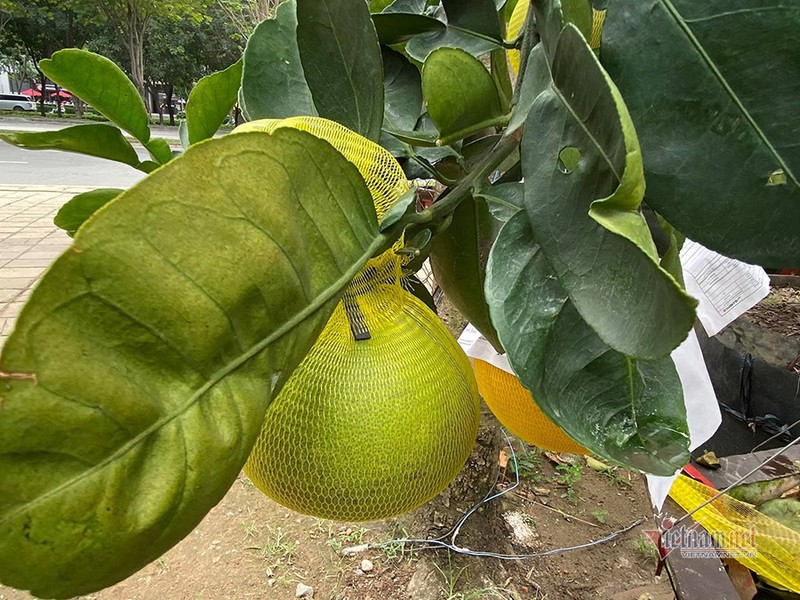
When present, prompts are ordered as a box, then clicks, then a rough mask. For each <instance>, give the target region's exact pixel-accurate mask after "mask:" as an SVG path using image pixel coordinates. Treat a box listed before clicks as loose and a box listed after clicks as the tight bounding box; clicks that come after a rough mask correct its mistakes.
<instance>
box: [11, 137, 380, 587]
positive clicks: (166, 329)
mask: <svg viewBox="0 0 800 600" xmlns="http://www.w3.org/2000/svg"><path fill="white" fill-rule="evenodd" d="M385 243H386V242H385V240H383V239H382V237H381V235H380V234H379V231H378V222H377V218H376V215H375V210H374V208H373V203H372V197H371V195H370V193H369V191H368V189H367V187H366V186H365V184H364V181H363V179H362V178H361V176H360V174H359V173H358V171H357V170H356V168H355V167H354V166H353V165H352V164H351V163H349V162H348V161H346V160H345V159H344V158H343V157H342V156H341V154H339V153H338V152H336V151H335V150H334V149H333V148H332V147H331V146H330V145H329V144H327V143H326V142H324V141H322V140H319V139H317V138H315V137H313V136H311V135H310V134H308V133H305V132H301V131H297V130H294V129H279V130H278V131H276V132H275V133H274V134H272V135H268V134H265V133H258V132H254V133H242V134H239V135H229V136H226V137H224V138H220V139H214V140H208V141H206V142H203V143H201V144H198V145H196V146H192V147H191V148H189V149H188V150H187V152H186V153H185V154H184V155H183V156H182V157H180V158H177V159H175V160H174V161H172V162H171V163H170V164H168V165H166V166H165V167H163V168H161V169H159V170H158V171H157V172H156V173H154V174H153V175H151V176H150V177H148V178H147V179H145V180H143V181H142V182H140V183H139V184H138V185H136V186H135V187H134V188H132V189H130V190H129V191H127V192H125V193H124V194H123V195H122V196H120V197H119V198H118V199H117V200H115V201H114V202H113V203H111V204H109V205H108V206H106V207H105V208H104V209H103V210H102V211H101V212H100V213H98V214H97V215H96V216H95V217H94V218H92V219H91V220H90V221H88V222H87V223H86V225H85V226H84V227H82V228H81V229H80V230H79V231H78V234H77V235H76V238H75V242H74V245H73V246H72V247H71V248H70V249H68V250H67V251H66V252H65V253H64V254H63V255H62V256H61V257H60V258H59V259H58V260H57V261H56V262H55V263H54V264H53V266H52V267H50V269H49V270H48V271H47V273H46V274H45V276H44V278H43V279H42V280H41V282H40V283H39V285H38V286H37V287H36V289H35V290H34V292H33V294H32V295H31V297H30V300H29V301H28V303H27V305H26V306H25V307H24V308H23V310H22V313H21V315H20V317H19V320H18V322H17V325H16V329H15V330H14V331H13V332H12V334H11V336H10V338H9V339H8V341H7V342H6V345H5V347H4V348H3V352H2V356H0V394H2V398H3V404H2V415H3V416H2V419H0V581H2V582H3V583H4V584H6V585H10V586H12V587H17V588H22V589H29V590H31V591H32V592H33V593H34V594H36V595H40V596H47V597H51V598H52V597H56V598H68V597H72V596H75V595H78V594H84V593H88V592H92V591H94V590H97V589H100V588H102V587H104V586H108V585H111V584H113V583H115V582H117V581H120V580H122V579H123V578H125V577H127V576H129V575H130V574H131V573H133V572H134V571H136V570H137V569H139V568H141V567H142V566H143V565H145V564H147V563H148V562H149V561H151V560H153V559H155V558H156V557H158V556H159V555H160V554H162V553H163V552H164V551H166V550H167V549H168V548H169V547H171V546H172V545H173V544H175V543H176V542H177V541H178V540H180V539H181V538H182V537H184V536H185V535H186V534H188V533H189V532H190V531H191V530H192V528H194V527H195V526H196V525H197V523H198V522H199V521H200V520H201V519H202V518H203V516H204V515H205V514H206V513H207V512H208V510H209V509H210V508H211V507H213V506H214V505H215V504H217V502H219V500H220V499H221V498H222V496H223V495H224V494H225V492H226V490H227V489H228V488H229V487H230V485H231V484H232V483H233V481H234V479H235V478H236V476H237V474H238V473H239V470H240V468H241V467H242V465H243V464H244V462H245V460H246V459H247V456H248V454H249V453H250V450H251V446H252V445H253V443H254V441H255V440H256V437H257V436H258V433H259V430H260V428H261V423H262V420H263V416H264V412H265V410H266V408H267V406H268V405H269V403H270V401H271V400H272V399H273V397H274V396H275V395H276V394H277V393H278V392H279V390H280V389H281V387H282V386H283V384H284V383H285V382H286V380H287V379H288V377H289V376H290V374H291V373H292V371H293V370H294V368H295V367H296V366H297V365H298V364H299V362H300V361H301V360H302V359H303V357H304V356H305V354H306V352H307V351H308V349H309V348H310V347H311V345H312V344H313V342H314V340H315V338H316V337H317V335H318V334H319V332H320V331H321V329H322V327H323V326H324V325H325V322H326V321H327V319H328V317H329V315H330V313H331V312H332V311H333V309H334V307H335V305H336V303H337V301H338V299H339V297H340V295H341V294H342V292H343V290H344V288H345V287H346V286H347V285H348V283H349V282H350V280H351V279H352V277H353V276H354V275H355V274H356V273H357V272H358V270H359V269H360V268H361V267H362V266H363V264H364V263H365V262H366V261H367V260H368V259H369V258H370V256H372V255H373V254H374V253H375V252H376V251H378V250H379V249H380V248H381V247H384V245H385Z"/></svg>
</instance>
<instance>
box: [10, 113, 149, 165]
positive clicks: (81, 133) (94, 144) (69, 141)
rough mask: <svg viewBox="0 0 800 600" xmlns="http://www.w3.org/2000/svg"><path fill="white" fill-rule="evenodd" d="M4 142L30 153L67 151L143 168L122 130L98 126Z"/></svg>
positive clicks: (27, 135)
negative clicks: (50, 150)
mask: <svg viewBox="0 0 800 600" xmlns="http://www.w3.org/2000/svg"><path fill="white" fill-rule="evenodd" d="M0 140H3V141H4V142H8V143H9V144H14V145H15V146H19V147H20V148H28V149H30V150H49V149H56V150H66V151H67V152H79V153H81V154H88V155H89V156H97V157H100V158H107V159H108V160H116V161H118V162H121V163H125V164H126V165H130V166H132V167H136V166H138V165H139V162H140V161H139V156H138V155H137V154H136V150H134V149H133V146H131V144H130V142H128V140H126V139H125V136H123V135H122V133H121V132H120V130H119V129H117V128H116V127H113V126H111V125H104V124H103V123H96V124H92V125H75V126H74V127H65V128H64V129H59V130H58V131H40V132H36V133H26V132H19V133H6V134H0Z"/></svg>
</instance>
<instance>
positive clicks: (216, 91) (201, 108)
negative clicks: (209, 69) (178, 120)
mask: <svg viewBox="0 0 800 600" xmlns="http://www.w3.org/2000/svg"><path fill="white" fill-rule="evenodd" d="M241 80H242V61H241V60H238V61H237V62H236V63H234V64H233V65H231V66H230V67H228V68H227V69H225V70H224V71H219V72H217V73H213V74H212V75H208V76H206V77H203V78H202V79H201V80H200V81H198V82H197V85H196V86H194V88H192V91H191V93H190V94H189V100H188V101H187V102H186V126H187V127H188V130H189V144H196V143H197V142H202V141H203V140H206V139H208V138H210V137H211V136H213V135H214V134H215V133H216V132H217V130H218V129H219V127H220V125H222V124H223V123H224V122H225V119H226V117H227V116H228V113H229V112H230V111H231V108H232V107H233V105H234V104H235V103H236V100H237V98H238V95H239V86H240V84H241Z"/></svg>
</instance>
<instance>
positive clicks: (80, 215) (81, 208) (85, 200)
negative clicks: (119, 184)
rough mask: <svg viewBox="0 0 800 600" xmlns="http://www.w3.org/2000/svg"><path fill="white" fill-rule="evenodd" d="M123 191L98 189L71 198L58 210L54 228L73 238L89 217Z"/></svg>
mask: <svg viewBox="0 0 800 600" xmlns="http://www.w3.org/2000/svg"><path fill="white" fill-rule="evenodd" d="M124 191H125V190H119V189H115V188H100V189H97V190H92V191H91V192H84V193H83V194H78V195H77V196H73V197H72V199H71V200H69V202H67V203H66V204H65V205H64V206H62V207H61V208H60V209H59V210H58V213H56V216H55V218H54V219H53V223H55V225H56V227H60V228H61V229H63V230H64V231H66V232H67V234H68V235H69V236H70V237H74V236H75V232H76V231H78V228H79V227H80V226H81V225H83V224H84V222H85V221H86V220H87V219H88V218H89V217H91V216H92V215H93V214H94V213H96V212H97V211H98V210H99V209H100V208H101V207H103V206H105V205H106V204H108V203H109V202H111V201H112V200H113V199H114V198H116V197H117V196H119V195H120V194H121V193H122V192H124Z"/></svg>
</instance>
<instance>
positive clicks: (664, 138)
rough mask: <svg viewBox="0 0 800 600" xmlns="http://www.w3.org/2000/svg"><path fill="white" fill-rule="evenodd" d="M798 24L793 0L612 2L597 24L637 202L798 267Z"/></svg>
mask: <svg viewBox="0 0 800 600" xmlns="http://www.w3.org/2000/svg"><path fill="white" fill-rule="evenodd" d="M798 31H800V4H799V3H797V2H770V1H763V0H759V1H753V0H727V1H722V0H716V1H707V2H693V1H691V0H671V1H669V0H615V1H614V2H613V3H612V4H611V5H610V7H609V11H608V18H607V19H606V25H605V29H604V31H603V45H602V54H601V56H602V59H603V63H604V64H605V65H606V67H607V68H608V70H609V73H610V74H611V75H612V76H613V77H614V80H615V81H616V83H617V85H619V88H620V91H621V92H622V94H623V96H624V97H625V101H626V103H627V105H628V107H629V108H630V111H631V115H632V117H633V121H634V123H635V124H636V129H637V131H638V133H639V138H640V141H641V144H642V149H643V154H644V158H645V164H644V167H645V174H646V175H647V196H648V202H649V203H650V204H652V206H653V207H654V208H655V209H656V210H657V211H658V212H659V213H660V214H662V215H663V216H664V217H665V218H666V219H667V220H668V221H669V222H670V223H672V224H673V225H674V226H675V227H677V228H678V229H679V230H680V231H681V232H683V233H684V234H685V235H687V236H688V237H690V238H692V239H695V240H697V241H699V242H702V243H703V244H705V245H706V246H709V247H711V248H713V249H715V250H717V251H719V252H722V253H723V254H727V255H729V256H736V257H738V258H740V259H743V260H746V261H749V262H755V263H759V264H762V265H766V266H773V267H789V266H794V267H797V266H800V225H799V224H800V144H799V143H798V137H800V102H798V91H799V90H798V84H797V82H798V81H800V53H799V52H798ZM665 49H666V50H665Z"/></svg>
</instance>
